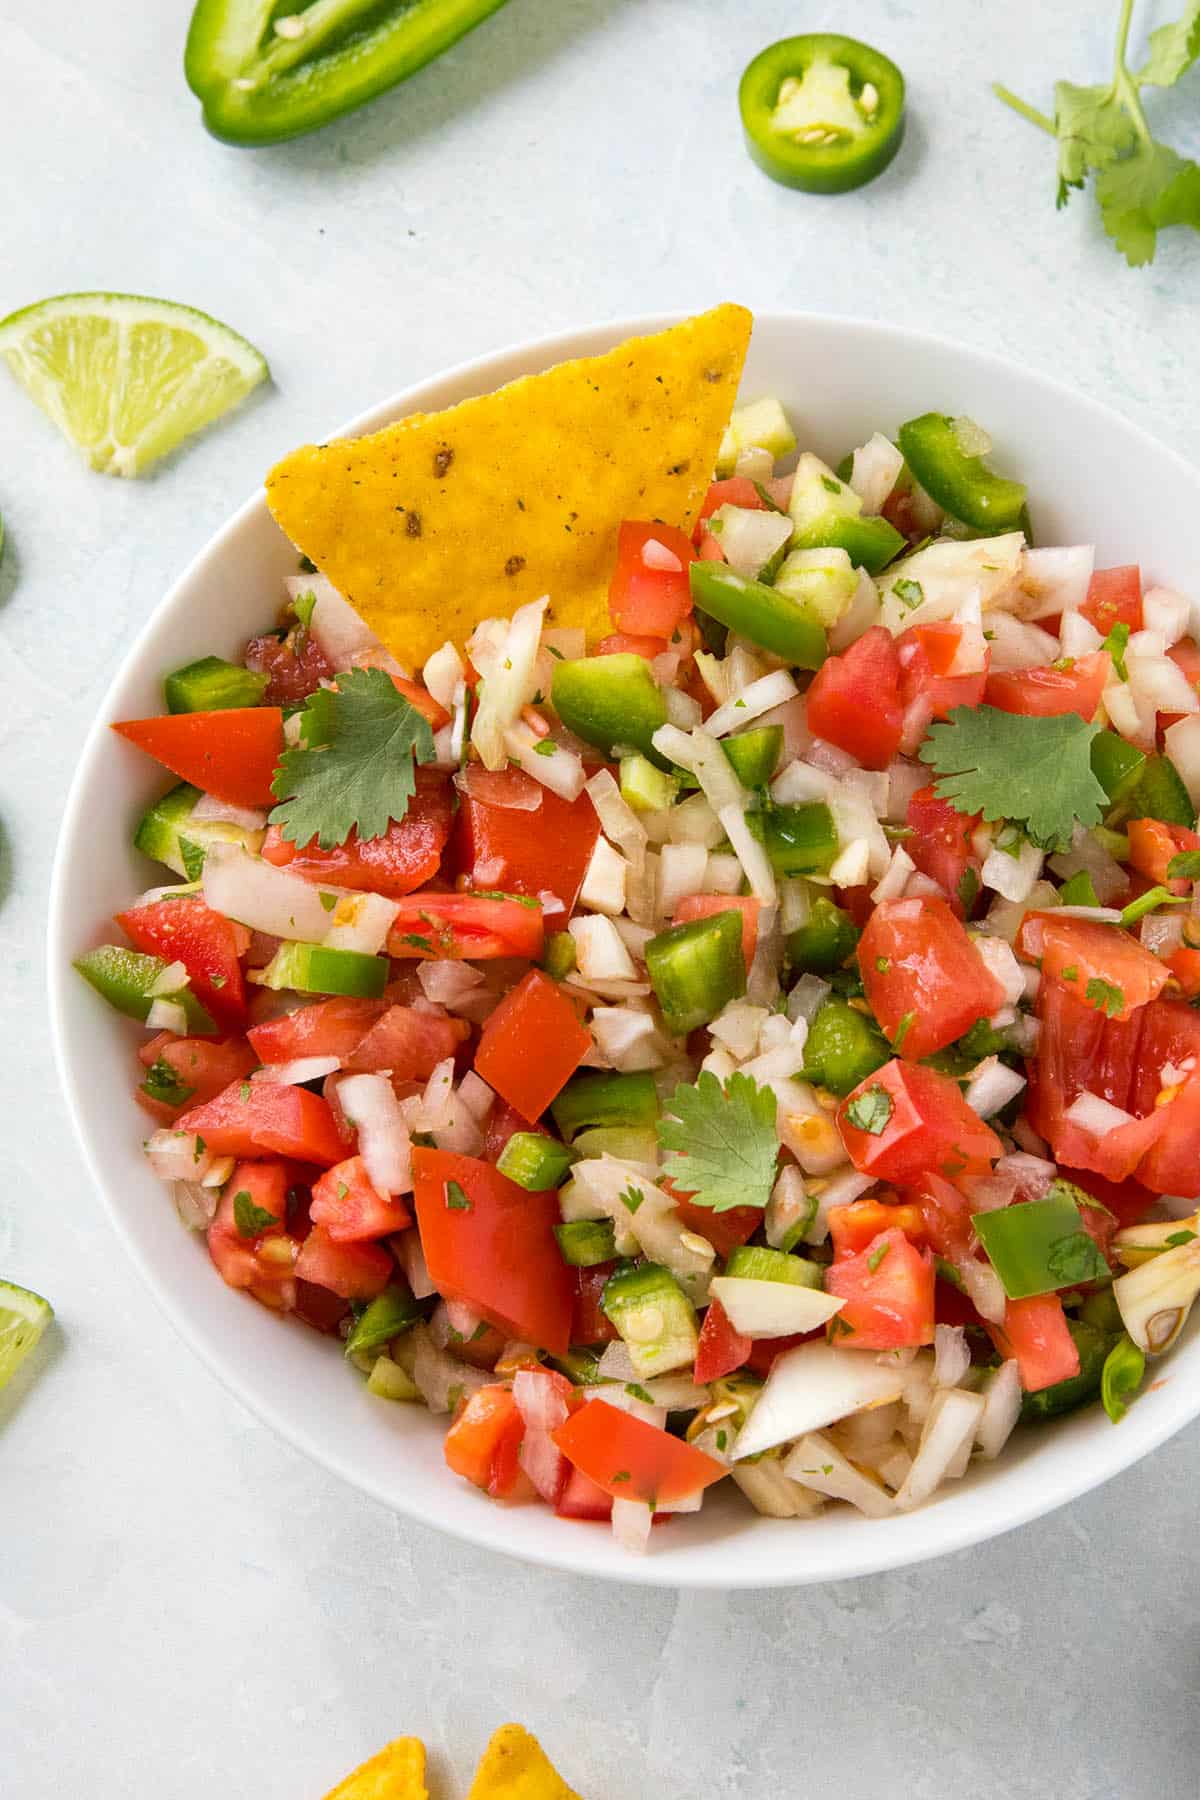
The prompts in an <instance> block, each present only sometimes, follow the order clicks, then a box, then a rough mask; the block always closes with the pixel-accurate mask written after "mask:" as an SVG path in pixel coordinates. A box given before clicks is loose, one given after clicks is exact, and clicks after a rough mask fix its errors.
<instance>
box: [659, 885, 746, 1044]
mask: <svg viewBox="0 0 1200 1800" xmlns="http://www.w3.org/2000/svg"><path fill="white" fill-rule="evenodd" d="M645 956H646V969H647V972H648V973H649V976H650V980H651V982H652V983H653V984H654V991H655V993H656V994H657V996H658V1003H659V1005H660V1006H661V1008H662V1014H663V1019H664V1020H665V1022H666V1025H667V1028H668V1030H670V1031H674V1032H678V1033H683V1032H688V1031H694V1030H695V1028H696V1026H697V1025H706V1024H707V1023H708V1021H709V1020H710V1019H715V1018H716V1016H717V1014H718V1013H719V1012H720V1011H721V1008H722V1007H723V1006H725V1005H726V1004H727V1003H728V1002H729V1001H730V1000H737V999H739V998H740V996H741V995H742V994H744V993H745V991H746V961H745V957H744V956H743V954H742V915H741V913H740V912H737V911H730V912H720V913H714V914H713V915H712V917H711V918H708V919H693V920H692V921H691V923H690V924H687V925H673V926H671V927H670V929H669V930H667V931H662V932H660V933H659V935H658V936H657V937H653V938H651V939H650V941H649V943H648V944H647V945H646V951H645Z"/></svg>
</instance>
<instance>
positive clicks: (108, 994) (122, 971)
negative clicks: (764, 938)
mask: <svg viewBox="0 0 1200 1800" xmlns="http://www.w3.org/2000/svg"><path fill="white" fill-rule="evenodd" d="M730 916H732V915H730ZM75 967H76V968H77V969H78V970H79V973H80V974H81V975H82V976H83V978H84V980H85V981H89V982H90V983H91V985H92V986H93V987H94V988H95V990H96V992H97V993H98V994H102V995H103V996H104V998H105V999H106V1000H107V1001H108V1004H109V1005H110V1006H114V1007H115V1008H116V1009H117V1011H118V1012H123V1013H128V1015H129V1017H130V1018H131V1019H145V1018H146V1016H147V1014H148V1013H149V1011H150V1008H151V1007H152V1006H153V1005H154V1002H155V1000H156V999H161V1000H171V1001H174V1003H175V1004H176V1005H177V1006H182V1008H183V1010H184V1013H185V1014H186V1016H187V1028H188V1030H189V1031H194V1032H197V1033H199V1034H201V1035H202V1036H212V1035H214V1034H215V1033H216V1029H217V1027H216V1023H215V1021H214V1020H213V1017H212V1015H211V1013H209V1012H208V1010H207V1008H205V1007H203V1006H201V1004H200V1002H199V1000H197V998H196V996H195V994H193V992H192V990H191V988H189V987H183V988H180V989H179V990H178V991H177V992H175V993H169V994H167V993H164V994H155V993H152V992H151V989H152V988H154V987H155V986H156V984H157V983H158V981H159V979H160V977H161V976H162V975H163V973H164V971H165V970H166V969H167V967H168V965H167V964H166V963H165V962H164V961H163V959H162V957H161V956H144V955H143V954H142V952H141V951H140V950H126V949H124V948H123V947H122V946H121V945H120V944H101V946H100V947H99V949H97V950H88V951H85V953H84V954H83V955H82V956H77V957H76V958H75Z"/></svg>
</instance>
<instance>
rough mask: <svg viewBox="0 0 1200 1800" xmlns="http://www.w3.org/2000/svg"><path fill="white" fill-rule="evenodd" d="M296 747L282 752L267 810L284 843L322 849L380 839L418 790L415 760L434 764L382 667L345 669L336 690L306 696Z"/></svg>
mask: <svg viewBox="0 0 1200 1800" xmlns="http://www.w3.org/2000/svg"><path fill="white" fill-rule="evenodd" d="M300 736H301V742H300V744H298V745H297V746H296V747H295V748H294V749H292V750H285V751H284V753H283V755H282V757H281V758H280V760H279V767H278V768H277V769H276V771H275V778H274V780H273V781H272V783H271V790H272V792H273V793H274V794H275V795H276V797H277V798H278V799H279V800H280V802H281V803H282V804H281V805H279V806H277V807H275V808H274V810H273V811H272V813H271V823H272V824H273V825H278V826H279V827H280V829H281V830H282V832H283V835H284V837H285V838H288V839H289V840H290V841H291V842H292V843H295V844H299V845H300V846H301V847H303V846H304V845H305V844H309V843H311V842H312V840H313V839H314V838H315V839H316V840H317V843H318V844H319V845H320V847H321V849H322V850H332V849H334V848H336V846H337V845H338V844H344V843H345V841H346V839H347V838H348V837H349V836H350V833H351V832H352V831H355V830H357V832H358V835H359V837H360V838H377V837H382V836H383V835H384V833H385V832H386V831H387V828H388V824H389V822H390V821H391V820H393V819H395V820H400V819H403V817H404V815H405V813H406V812H407V811H408V803H409V801H410V800H411V799H412V796H413V793H414V792H415V789H416V772H415V770H414V767H413V758H414V757H415V758H416V760H417V762H420V763H427V762H432V761H433V758H434V754H435V752H434V747H433V732H432V730H431V729H430V725H429V721H428V719H426V718H425V717H424V716H423V714H421V713H419V712H418V711H417V709H416V707H415V706H413V705H412V704H411V703H410V702H409V701H407V700H406V699H405V698H404V696H403V694H401V693H399V692H398V691H397V689H396V687H395V686H394V684H393V682H392V679H391V676H390V675H385V674H384V672H383V670H382V669H350V670H349V671H348V672H347V673H346V674H344V675H339V676H338V685H337V688H336V689H333V688H321V689H318V691H317V692H316V693H315V694H313V695H311V696H310V698H309V700H308V702H307V704H306V706H305V709H304V712H303V714H302V715H301V724H300Z"/></svg>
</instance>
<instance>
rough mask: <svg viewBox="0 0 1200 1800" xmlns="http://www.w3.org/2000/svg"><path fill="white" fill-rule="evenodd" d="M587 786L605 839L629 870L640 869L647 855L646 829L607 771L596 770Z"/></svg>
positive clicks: (589, 797) (588, 794)
mask: <svg viewBox="0 0 1200 1800" xmlns="http://www.w3.org/2000/svg"><path fill="white" fill-rule="evenodd" d="M586 786H587V796H588V799H589V800H590V801H591V803H592V805H593V807H594V808H595V811H596V817H597V818H598V819H599V821H600V829H601V830H602V831H603V833H604V835H605V837H607V838H609V839H610V840H611V841H612V842H613V843H614V844H615V845H616V846H617V848H618V850H620V852H621V854H622V855H623V856H624V857H625V859H626V861H627V862H628V863H629V864H630V866H631V867H632V868H634V869H640V868H641V866H642V862H643V860H644V858H645V855H646V841H647V840H646V827H645V826H644V825H643V824H642V822H641V820H640V819H639V818H638V816H637V814H636V813H635V812H634V810H633V808H632V807H631V806H630V805H629V804H628V803H627V802H626V801H625V800H624V799H623V798H622V796H621V790H620V788H619V787H618V786H617V783H616V781H615V780H614V779H613V777H612V775H611V774H610V772H609V771H608V770H607V769H600V770H598V771H597V772H596V774H595V775H593V776H592V778H591V780H590V781H589V782H588V783H587V784H586Z"/></svg>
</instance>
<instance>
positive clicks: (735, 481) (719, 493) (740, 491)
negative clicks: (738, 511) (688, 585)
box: [692, 475, 770, 553]
mask: <svg viewBox="0 0 1200 1800" xmlns="http://www.w3.org/2000/svg"><path fill="white" fill-rule="evenodd" d="M768 491H769V490H768ZM720 506H738V507H741V508H743V509H744V510H745V511H747V512H768V511H769V510H770V508H769V507H768V505H767V502H766V501H765V500H764V499H763V497H762V495H761V494H760V493H759V491H758V484H757V483H756V482H753V481H751V479H750V477H749V476H748V475H728V476H726V478H725V479H724V481H710V482H709V484H708V492H707V494H705V496H704V499H703V501H702V502H701V504H700V517H699V518H698V519H697V520H696V526H695V530H694V532H693V534H692V535H693V536H694V538H695V539H696V542H697V543H699V542H700V539H701V537H702V536H703V535H706V534H705V533H704V522H705V520H706V519H711V518H712V516H713V514H714V513H715V512H716V510H717V508H718V507H720ZM714 541H715V540H714ZM702 553H703V551H702Z"/></svg>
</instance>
